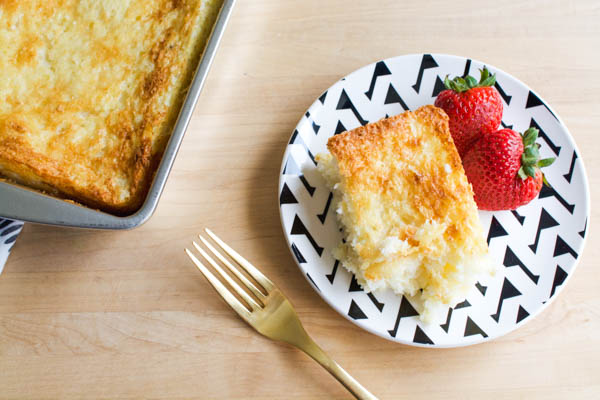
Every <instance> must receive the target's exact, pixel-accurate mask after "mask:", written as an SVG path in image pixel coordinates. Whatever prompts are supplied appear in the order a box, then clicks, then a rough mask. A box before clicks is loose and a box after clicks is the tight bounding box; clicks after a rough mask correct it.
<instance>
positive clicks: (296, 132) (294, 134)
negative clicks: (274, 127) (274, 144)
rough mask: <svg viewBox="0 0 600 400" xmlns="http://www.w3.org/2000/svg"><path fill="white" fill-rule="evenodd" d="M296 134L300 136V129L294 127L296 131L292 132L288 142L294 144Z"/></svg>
mask: <svg viewBox="0 0 600 400" xmlns="http://www.w3.org/2000/svg"><path fill="white" fill-rule="evenodd" d="M296 136H298V129H294V133H292V137H291V138H290V141H289V142H288V144H294V142H295V141H296Z"/></svg>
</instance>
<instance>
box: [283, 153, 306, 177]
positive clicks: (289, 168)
mask: <svg viewBox="0 0 600 400" xmlns="http://www.w3.org/2000/svg"><path fill="white" fill-rule="evenodd" d="M301 173H302V171H301V170H300V167H299V166H298V164H296V161H294V157H292V156H291V155H290V156H288V159H287V161H286V162H285V167H283V174H284V175H300V174H301Z"/></svg>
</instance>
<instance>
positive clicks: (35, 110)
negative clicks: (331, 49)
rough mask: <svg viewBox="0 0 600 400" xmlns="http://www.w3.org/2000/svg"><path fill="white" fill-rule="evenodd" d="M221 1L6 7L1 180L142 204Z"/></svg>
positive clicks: (123, 208) (40, 2)
mask: <svg viewBox="0 0 600 400" xmlns="http://www.w3.org/2000/svg"><path fill="white" fill-rule="evenodd" d="M220 4H221V1H220V0H210V1H206V0H177V1H171V0H168V1H167V0H162V1H156V2H148V1H143V0H132V1H130V2H109V1H101V0H100V1H91V0H88V1H86V0H83V1H75V0H64V1H61V2H59V3H58V4H56V2H54V1H47V0H24V1H0V14H1V15H2V18H1V19H0V42H1V43H3V47H4V48H3V49H2V50H0V78H2V79H0V175H4V176H6V177H8V178H9V179H12V180H15V181H17V182H20V183H23V184H25V185H28V186H31V187H34V188H38V189H42V190H45V191H49V192H52V193H54V194H58V195H61V196H64V197H67V198H70V199H73V200H76V201H79V202H82V203H84V204H86V205H89V206H91V207H95V208H100V209H103V210H106V211H110V212H115V213H119V214H125V213H130V212H133V211H135V210H136V209H137V208H139V206H140V205H141V203H142V202H143V201H144V199H145V196H146V193H147V191H148V188H149V185H150V183H151V180H152V178H153V175H154V171H155V169H156V167H157V166H158V163H159V162H160V159H161V157H162V153H163V151H164V148H165V146H166V143H167V141H168V138H169V136H170V132H171V129H172V126H173V124H174V122H175V119H176V117H177V114H178V112H179V107H180V104H181V102H182V100H183V97H184V95H185V92H186V90H187V85H188V83H189V81H190V79H191V76H192V74H193V71H194V69H195V66H196V64H197V60H198V57H199V54H200V52H201V51H202V49H203V47H204V43H205V41H206V38H207V37H208V35H209V33H210V30H211V29H212V24H213V22H214V19H215V18H216V14H217V13H218V10H219V8H220ZM4 44H7V45H6V46H5V45H4Z"/></svg>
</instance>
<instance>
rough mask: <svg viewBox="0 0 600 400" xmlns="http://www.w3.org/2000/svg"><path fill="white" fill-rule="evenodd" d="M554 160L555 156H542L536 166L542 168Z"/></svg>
mask: <svg viewBox="0 0 600 400" xmlns="http://www.w3.org/2000/svg"><path fill="white" fill-rule="evenodd" d="M555 160H556V158H555V157H551V158H544V159H542V160H540V161H538V163H537V166H538V167H540V168H544V167H548V166H550V165H552V163H553V162H554V161H555Z"/></svg>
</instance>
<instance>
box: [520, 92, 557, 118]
mask: <svg viewBox="0 0 600 400" xmlns="http://www.w3.org/2000/svg"><path fill="white" fill-rule="evenodd" d="M537 106H544V107H546V110H548V112H549V113H550V114H552V116H553V117H554V118H556V115H554V113H553V112H552V110H550V108H549V107H548V106H547V105H546V103H544V102H543V101H542V100H541V99H540V98H539V97H537V95H536V94H535V93H533V92H532V91H531V90H530V91H529V94H528V95H527V102H526V103H525V108H532V107H537Z"/></svg>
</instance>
